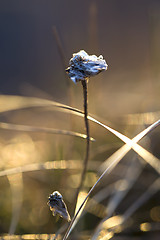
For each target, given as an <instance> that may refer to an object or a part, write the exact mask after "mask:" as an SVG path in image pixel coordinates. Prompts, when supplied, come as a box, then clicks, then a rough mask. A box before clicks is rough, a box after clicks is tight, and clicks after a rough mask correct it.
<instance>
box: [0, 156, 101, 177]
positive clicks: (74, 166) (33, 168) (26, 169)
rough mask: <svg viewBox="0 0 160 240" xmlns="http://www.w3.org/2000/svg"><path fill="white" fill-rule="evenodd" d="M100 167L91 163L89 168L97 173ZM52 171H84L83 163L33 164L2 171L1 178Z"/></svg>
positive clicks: (64, 161)
mask: <svg viewBox="0 0 160 240" xmlns="http://www.w3.org/2000/svg"><path fill="white" fill-rule="evenodd" d="M98 165H99V162H96V161H92V163H89V166H88V168H89V170H90V171H95V170H96V169H97V167H98ZM50 169H55V170H56V169H64V170H65V169H67V170H68V169H74V170H79V169H82V161H81V160H60V161H59V160H58V161H52V162H45V163H32V164H27V165H24V166H20V167H15V168H10V169H6V170H2V171H0V177H4V176H9V175H14V174H18V173H25V172H33V171H40V170H50Z"/></svg>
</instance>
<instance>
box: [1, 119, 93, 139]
mask: <svg viewBox="0 0 160 240" xmlns="http://www.w3.org/2000/svg"><path fill="white" fill-rule="evenodd" d="M0 128H2V129H7V130H14V131H23V132H46V133H51V134H63V135H69V136H74V137H80V138H84V139H86V138H87V135H85V134H82V133H78V132H72V131H68V130H61V129H53V128H45V127H33V126H26V125H18V124H11V123H4V122H0ZM90 141H95V139H94V138H92V137H91V138H90Z"/></svg>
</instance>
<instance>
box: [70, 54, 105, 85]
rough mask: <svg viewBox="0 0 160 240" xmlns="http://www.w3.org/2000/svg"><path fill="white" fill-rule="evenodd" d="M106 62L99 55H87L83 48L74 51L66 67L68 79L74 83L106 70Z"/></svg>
mask: <svg viewBox="0 0 160 240" xmlns="http://www.w3.org/2000/svg"><path fill="white" fill-rule="evenodd" d="M107 67H108V65H107V63H106V61H105V60H104V59H103V56H102V55H100V56H99V57H97V56H96V55H88V54H87V53H86V52H85V51H84V50H81V51H79V52H78V53H74V54H73V57H72V58H71V60H70V62H69V67H68V68H67V69H66V72H67V73H68V75H69V77H70V79H71V80H72V81H73V82H74V83H76V82H78V81H81V80H86V79H87V78H88V77H91V76H95V75H97V74H98V73H100V72H102V71H105V70H107Z"/></svg>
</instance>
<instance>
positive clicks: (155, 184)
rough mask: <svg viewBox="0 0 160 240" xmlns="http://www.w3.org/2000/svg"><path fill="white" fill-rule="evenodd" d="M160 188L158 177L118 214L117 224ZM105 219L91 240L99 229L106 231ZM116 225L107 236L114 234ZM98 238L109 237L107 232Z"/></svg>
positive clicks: (127, 217) (95, 237)
mask: <svg viewBox="0 0 160 240" xmlns="http://www.w3.org/2000/svg"><path fill="white" fill-rule="evenodd" d="M159 189H160V178H157V179H156V180H155V181H154V182H153V183H152V185H151V186H150V187H148V189H147V190H146V191H145V192H144V193H143V194H142V195H141V197H139V198H138V199H137V201H135V202H134V203H133V204H132V205H131V206H130V207H129V208H128V209H127V210H126V211H125V213H124V214H123V216H119V220H120V221H119V224H117V226H118V225H122V224H124V223H125V222H126V221H127V220H128V219H129V217H130V216H131V215H133V213H134V212H135V211H136V210H137V209H138V208H140V207H141V206H142V204H144V203H145V202H146V201H148V200H149V199H150V198H151V197H152V196H153V195H154V194H156V193H157V192H158V191H159ZM107 220H108V218H107V219H103V221H102V222H101V223H100V224H99V226H98V229H97V231H96V233H95V234H94V235H93V237H92V240H96V239H97V238H98V235H99V232H100V231H101V229H105V230H106V231H107V228H106V222H107ZM115 230H116V227H115V228H113V230H110V231H109V233H110V234H109V236H112V237H113V236H114V233H115ZM98 239H101V240H102V239H103V240H104V239H106V240H107V239H110V238H108V237H107V234H106V235H105V236H103V237H100V238H98Z"/></svg>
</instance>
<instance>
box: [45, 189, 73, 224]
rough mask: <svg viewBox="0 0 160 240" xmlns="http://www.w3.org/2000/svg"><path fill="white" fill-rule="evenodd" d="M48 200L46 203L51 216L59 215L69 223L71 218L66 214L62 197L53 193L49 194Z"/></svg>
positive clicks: (56, 192)
mask: <svg viewBox="0 0 160 240" xmlns="http://www.w3.org/2000/svg"><path fill="white" fill-rule="evenodd" d="M48 199H49V201H48V202H47V204H48V206H49V207H50V210H51V211H52V214H53V216H56V215H59V216H60V217H62V218H64V219H66V220H67V221H68V222H70V221H71V218H70V215H69V213H68V210H67V206H66V204H65V202H64V201H63V197H62V195H61V194H60V193H59V192H58V191H55V192H53V193H51V194H50V196H49V198H48Z"/></svg>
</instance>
